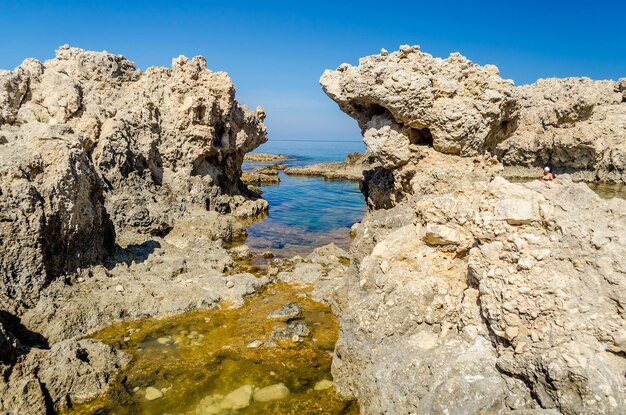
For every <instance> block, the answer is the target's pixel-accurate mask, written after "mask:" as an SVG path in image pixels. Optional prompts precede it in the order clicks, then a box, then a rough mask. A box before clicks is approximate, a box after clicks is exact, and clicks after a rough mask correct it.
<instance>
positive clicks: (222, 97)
mask: <svg viewBox="0 0 626 415" xmlns="http://www.w3.org/2000/svg"><path fill="white" fill-rule="evenodd" d="M0 85H2V86H3V90H2V91H1V92H0V114H2V115H1V117H0V128H1V130H0V131H6V130H11V129H14V128H19V126H24V125H28V124H30V123H35V122H39V123H46V124H62V125H67V126H69V127H71V128H72V129H73V130H74V131H75V132H76V134H77V136H78V137H80V144H81V145H82V147H84V149H85V151H86V153H87V154H88V155H89V156H90V158H91V159H92V160H93V164H94V165H95V168H96V170H97V172H98V173H99V174H100V176H101V177H102V178H103V181H104V183H105V189H106V190H107V192H108V193H110V194H111V195H110V196H109V197H107V209H108V210H109V211H110V212H111V216H112V218H113V220H114V222H115V224H116V226H118V228H121V227H123V226H134V227H137V228H139V229H140V230H141V228H145V229H147V230H148V231H149V232H153V233H158V232H159V231H162V229H163V226H166V225H164V224H163V223H165V224H166V223H167V222H168V219H169V218H168V216H170V215H176V214H177V211H180V210H184V209H185V203H189V202H192V203H199V204H203V205H205V206H207V207H208V208H210V209H216V210H219V211H222V212H230V211H233V210H235V209H236V208H237V205H233V204H232V199H231V198H229V197H228V196H230V195H233V194H240V193H242V191H244V189H243V188H241V187H240V182H239V177H240V174H241V163H242V161H243V157H244V154H245V153H246V152H248V151H251V150H252V149H254V148H256V147H257V146H259V145H260V144H261V143H263V142H264V141H265V140H266V130H265V127H264V125H263V119H264V117H265V113H264V112H263V110H262V109H261V108H259V109H257V110H256V111H255V112H251V111H249V110H247V109H246V108H245V107H242V106H241V105H239V103H238V102H237V101H236V100H235V88H234V86H233V84H232V82H231V80H230V78H229V77H228V75H226V74H225V73H223V72H211V71H209V70H207V68H206V62H205V60H204V58H202V57H200V56H198V57H195V58H193V59H191V60H189V59H187V58H185V57H183V56H181V57H179V58H176V59H174V60H173V63H172V68H171V69H168V68H156V67H152V68H148V69H147V70H146V71H145V72H141V71H140V70H138V69H136V68H135V66H134V64H133V63H132V62H130V61H128V60H127V59H126V58H124V57H123V56H121V55H112V54H109V53H106V52H88V51H83V50H81V49H77V48H70V47H67V46H64V47H62V48H60V49H59V50H58V51H57V56H56V58H55V59H52V60H50V61H47V62H45V63H43V64H42V63H39V62H37V61H35V60H32V59H28V60H26V61H25V62H24V63H23V64H22V65H20V66H19V67H18V68H17V69H16V70H14V71H12V72H6V71H5V72H3V73H1V74H0ZM7 140H11V138H10V137H5V141H7ZM11 141H12V140H11ZM8 144H9V145H10V146H12V145H13V144H12V143H11V142H9V143H8ZM161 199H164V200H165V201H167V203H161V202H162V200H161ZM160 204H161V205H163V204H167V205H172V208H171V209H169V210H165V209H164V208H163V207H162V206H161V207H159V205H160ZM264 208H265V205H264V204H263V203H262V202H259V203H258V206H257V207H256V210H262V209H264Z"/></svg>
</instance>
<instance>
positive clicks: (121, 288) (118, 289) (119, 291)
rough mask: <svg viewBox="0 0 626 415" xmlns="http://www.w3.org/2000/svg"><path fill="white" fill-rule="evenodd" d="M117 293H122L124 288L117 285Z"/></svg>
mask: <svg viewBox="0 0 626 415" xmlns="http://www.w3.org/2000/svg"><path fill="white" fill-rule="evenodd" d="M115 291H117V292H118V293H121V292H122V291H124V287H123V286H122V285H121V284H117V285H116V286H115Z"/></svg>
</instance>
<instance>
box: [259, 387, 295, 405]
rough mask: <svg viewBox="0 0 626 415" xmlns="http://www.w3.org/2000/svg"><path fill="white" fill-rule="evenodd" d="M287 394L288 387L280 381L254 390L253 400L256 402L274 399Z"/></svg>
mask: <svg viewBox="0 0 626 415" xmlns="http://www.w3.org/2000/svg"><path fill="white" fill-rule="evenodd" d="M287 396H289V388H287V387H286V386H285V385H284V384H282V383H277V384H275V385H270V386H266V387H264V388H261V389H257V390H256V391H255V392H254V400H255V401H257V402H268V401H275V400H278V399H284V398H286V397H287Z"/></svg>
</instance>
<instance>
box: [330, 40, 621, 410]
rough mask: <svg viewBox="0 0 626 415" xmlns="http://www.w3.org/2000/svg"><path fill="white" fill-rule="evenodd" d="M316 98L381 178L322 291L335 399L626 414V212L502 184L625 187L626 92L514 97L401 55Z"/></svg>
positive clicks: (582, 88) (571, 82)
mask: <svg viewBox="0 0 626 415" xmlns="http://www.w3.org/2000/svg"><path fill="white" fill-rule="evenodd" d="M321 83H322V86H323V88H324V90H325V91H326V93H327V94H328V95H329V96H330V97H331V98H332V99H334V100H335V101H336V102H337V103H338V104H339V106H340V108H341V109H342V110H344V111H345V112H346V113H348V114H349V115H351V116H352V117H354V118H355V119H356V120H357V122H358V123H359V125H360V126H361V128H362V130H363V138H364V141H365V144H366V151H367V152H368V153H369V154H370V155H371V156H372V157H373V158H375V159H376V160H377V162H378V163H379V165H374V166H371V168H370V169H369V170H367V171H365V174H364V182H363V186H362V190H363V193H364V194H365V196H366V199H367V202H368V205H369V207H370V209H371V210H370V212H368V213H367V214H366V216H365V218H364V219H363V221H362V222H361V223H360V224H357V225H355V226H354V227H353V234H354V235H355V238H354V240H353V241H352V245H351V251H350V260H351V266H350V268H349V270H348V271H347V273H346V274H345V276H344V277H343V278H342V279H341V280H340V282H339V285H338V286H337V285H335V287H334V289H333V293H334V296H333V297H332V300H331V302H333V309H334V312H335V313H336V314H337V315H338V316H339V317H340V338H339V341H338V343H337V345H336V349H335V358H334V359H333V377H334V380H335V386H336V388H337V390H338V391H339V392H340V393H341V394H343V395H345V396H347V397H353V398H356V399H357V400H358V401H359V403H360V407H361V410H362V412H363V413H365V414H380V413H394V414H395V413H449V414H470V413H520V414H523V413H546V414H556V413H564V414H578V413H590V414H620V413H624V412H626V399H625V396H626V395H625V392H626V378H625V377H624V374H625V373H626V359H625V358H624V356H626V354H625V350H624V338H625V337H624V336H625V335H626V331H625V327H626V321H625V319H624V313H623V305H624V304H625V303H626V298H625V297H624V295H625V293H626V289H625V286H626V263H625V262H624V258H626V239H625V235H626V201H624V200H620V199H611V200H602V199H600V198H599V197H598V196H597V195H596V194H595V193H593V192H592V191H591V190H590V189H589V188H588V187H587V186H586V185H584V184H575V183H574V182H572V180H571V178H570V177H568V175H563V176H560V177H557V180H556V181H555V182H552V183H544V182H540V181H536V182H532V183H527V184H512V183H509V182H508V181H507V180H505V179H503V178H502V177H498V175H500V174H502V173H503V171H504V168H511V167H512V168H528V167H534V166H538V165H543V164H544V163H551V164H553V165H554V166H556V167H557V172H558V169H559V168H561V169H565V170H566V171H570V172H574V173H577V175H578V178H581V177H585V174H588V173H590V174H591V176H589V177H592V178H595V179H597V178H602V179H603V180H607V181H624V174H623V171H624V166H625V165H626V164H625V163H624V160H623V158H622V157H623V156H622V154H623V148H624V147H623V146H624V142H625V141H624V139H623V135H624V132H625V131H626V129H625V128H624V120H625V119H626V112H625V111H626V105H625V104H624V102H623V90H624V86H623V85H624V82H623V80H621V81H619V82H618V83H615V82H612V81H590V80H588V79H566V80H544V81H539V82H538V83H537V84H535V85H530V86H525V87H520V88H514V87H513V85H512V83H511V82H509V81H504V80H502V79H500V78H499V76H498V74H497V70H496V68H495V67H492V66H486V67H480V66H478V65H474V64H472V63H471V62H469V61H467V60H466V59H464V58H462V57H460V56H459V55H457V54H453V55H451V57H450V58H448V59H446V60H442V59H436V58H432V57H431V56H430V55H427V54H424V53H421V52H419V50H418V48H415V47H402V48H401V49H400V51H398V52H394V53H391V54H387V53H386V52H384V53H381V54H380V55H376V56H370V57H367V58H364V59H361V61H360V65H359V66H358V67H352V66H349V65H346V64H344V65H342V66H340V67H339V68H338V69H337V70H336V71H327V72H326V73H325V74H324V75H323V76H322V78H321ZM456 110H458V112H459V113H460V114H461V115H460V116H457V115H453V113H454V112H455V111H456ZM448 115H451V117H448ZM546 157H547V158H548V160H545V158H546ZM498 158H500V160H501V161H504V163H505V166H504V167H503V165H502V164H501V163H500V162H499V161H498ZM581 173H582V174H581Z"/></svg>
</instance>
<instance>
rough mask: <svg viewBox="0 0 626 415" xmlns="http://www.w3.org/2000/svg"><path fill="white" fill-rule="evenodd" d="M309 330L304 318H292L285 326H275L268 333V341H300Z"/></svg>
mask: <svg viewBox="0 0 626 415" xmlns="http://www.w3.org/2000/svg"><path fill="white" fill-rule="evenodd" d="M310 333H311V331H310V330H309V327H308V326H307V324H306V322H305V321H304V320H292V321H290V322H289V323H288V324H287V326H286V327H277V328H276V329H275V330H274V331H273V332H272V334H271V335H270V338H269V342H270V343H274V342H277V341H278V342H280V341H282V342H286V341H287V342H293V343H297V342H301V341H303V340H304V339H305V338H306V337H308V336H309V334H310Z"/></svg>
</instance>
